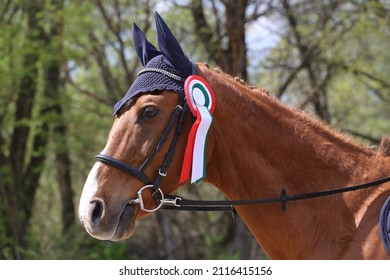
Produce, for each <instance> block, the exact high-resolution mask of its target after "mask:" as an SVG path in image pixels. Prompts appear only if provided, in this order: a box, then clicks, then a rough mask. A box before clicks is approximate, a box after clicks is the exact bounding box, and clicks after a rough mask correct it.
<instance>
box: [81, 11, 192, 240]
mask: <svg viewBox="0 0 390 280" xmlns="http://www.w3.org/2000/svg"><path fill="white" fill-rule="evenodd" d="M156 26H157V33H158V44H159V49H160V50H157V48H155V47H154V46H153V45H152V44H151V43H150V42H148V40H147V39H146V37H145V35H144V34H143V32H142V31H141V30H140V29H139V28H138V27H137V26H136V25H135V24H134V26H133V42H134V47H135V50H136V52H137V55H138V57H139V59H140V61H141V64H142V65H143V66H144V68H143V69H142V70H141V71H140V73H139V74H138V77H137V79H136V80H135V81H134V83H133V84H132V85H131V87H130V89H129V90H128V92H127V93H126V95H125V96H124V97H123V99H121V100H120V101H119V102H118V103H117V104H116V105H115V106H114V115H115V121H114V123H113V126H112V128H111V131H110V133H109V136H108V141H107V143H106V146H105V148H104V149H103V151H102V152H101V154H100V155H98V156H97V157H96V159H97V162H96V163H95V164H94V166H93V168H92V170H91V171H90V173H89V175H88V178H87V180H86V182H85V185H84V189H83V192H82V195H81V199H80V204H79V218H80V221H81V222H82V224H83V225H84V226H85V228H86V230H87V232H88V233H89V234H90V235H91V236H93V237H95V238H98V239H106V240H121V239H125V238H127V237H129V236H131V235H132V233H133V231H134V226H135V221H136V220H137V219H139V218H140V217H142V216H144V215H146V214H147V213H148V210H147V209H156V208H157V207H159V205H158V199H161V195H163V194H169V193H172V192H174V191H175V190H176V189H177V188H178V187H179V177H180V170H181V164H182V160H183V155H184V150H185V149H184V146H185V145H186V137H178V135H179V134H186V133H187V134H188V133H189V129H190V126H191V123H192V122H191V117H190V115H189V114H185V112H186V110H184V109H183V107H185V102H184V81H185V79H186V78H187V77H188V76H190V75H192V74H195V73H196V66H195V65H194V64H193V63H192V61H191V60H190V59H189V58H188V57H187V56H186V55H185V54H184V52H183V50H182V48H181V47H180V45H179V43H178V42H177V40H176V39H175V37H174V36H173V34H172V32H171V31H170V30H169V28H168V27H167V25H166V24H165V22H164V21H163V20H162V18H161V17H160V16H159V15H158V14H157V13H156ZM177 147H180V148H177ZM176 148H177V149H176ZM175 150H177V152H176V154H175ZM174 154H175V155H174ZM168 167H169V172H167V171H168ZM144 186H146V187H144ZM140 199H141V200H142V201H141V202H142V205H141V206H142V208H143V210H145V211H143V210H142V209H141V207H139V205H138V204H136V203H135V202H140ZM156 203H157V205H156Z"/></svg>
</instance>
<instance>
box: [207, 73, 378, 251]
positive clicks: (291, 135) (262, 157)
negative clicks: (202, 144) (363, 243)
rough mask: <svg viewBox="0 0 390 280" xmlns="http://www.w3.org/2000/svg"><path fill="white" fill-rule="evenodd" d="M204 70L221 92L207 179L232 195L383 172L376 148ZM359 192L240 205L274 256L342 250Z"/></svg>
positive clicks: (296, 189)
mask: <svg viewBox="0 0 390 280" xmlns="http://www.w3.org/2000/svg"><path fill="white" fill-rule="evenodd" d="M200 75H202V76H204V77H205V78H206V80H208V82H209V83H210V85H211V88H213V90H214V92H215V95H216V109H215V112H214V121H213V125H212V128H211V131H210V133H209V142H208V151H207V153H208V163H207V180H208V181H209V182H210V183H212V184H213V185H215V186H216V187H217V188H219V189H220V190H221V191H222V192H223V193H224V194H225V195H226V196H227V197H228V198H229V199H231V200H234V199H254V198H268V197H276V196H278V195H280V191H281V189H282V188H285V189H286V191H287V194H296V193H304V192H313V191H320V190H324V189H331V188H338V187H342V186H346V185H349V184H352V183H356V182H358V183H361V182H365V181H367V180H368V179H371V177H375V176H379V175H378V174H376V172H375V164H376V163H374V162H373V161H374V160H375V158H377V157H375V155H374V153H373V152H372V151H371V150H370V149H366V148H364V147H362V146H359V145H357V144H354V143H352V142H351V141H349V140H347V139H346V138H345V137H343V136H341V135H339V134H337V133H335V132H333V131H331V130H330V129H329V128H328V127H326V126H325V125H323V124H321V123H320V122H318V121H315V120H313V119H311V118H309V117H308V116H306V115H305V114H304V113H302V112H298V111H294V110H291V109H289V108H287V107H286V106H284V105H282V104H281V103H280V102H278V101H276V100H274V99H273V98H271V97H269V96H268V95H267V94H266V93H265V92H261V91H260V90H254V89H250V88H248V87H247V86H245V85H243V84H242V83H240V82H237V81H235V80H233V79H232V78H228V77H226V75H224V74H221V73H218V72H216V71H212V70H210V69H207V68H206V67H200ZM368 171H370V172H368ZM372 179H375V178H372ZM361 193H362V192H360V195H361ZM351 195H352V194H348V195H338V196H331V197H324V198H319V199H312V200H305V201H297V202H289V203H288V205H287V211H286V212H282V211H281V209H280V205H276V204H269V205H261V206H242V207H237V211H238V213H239V214H240V216H241V218H242V219H243V220H244V222H245V223H246V225H247V226H248V227H249V229H250V230H251V231H252V233H253V234H254V236H255V237H256V239H257V241H258V242H259V244H260V245H261V246H262V247H263V249H264V250H265V251H266V252H267V253H268V255H269V256H270V257H272V258H326V257H329V258H337V257H339V255H338V254H340V253H339V251H340V250H341V248H342V247H343V246H344V247H345V246H346V243H347V242H348V240H350V239H351V234H352V232H353V230H354V228H356V217H355V216H354V213H353V211H355V212H357V211H358V210H359V207H360V206H359V205H357V204H353V203H350V202H348V201H347V200H348V199H347V197H349V198H350V199H349V201H354V199H355V198H352V197H351ZM367 195H368V191H367ZM362 200H363V199H362V198H360V200H359V199H358V201H360V202H361V201H362ZM354 207H355V208H356V209H353V210H352V213H351V208H354ZM327 227H330V228H332V230H329V229H327ZM324 232H326V236H321V235H324ZM320 240H321V242H330V244H333V246H320V244H319V243H320ZM275 245H276V246H275ZM324 247H327V249H324ZM324 250H327V251H326V252H325V251H324Z"/></svg>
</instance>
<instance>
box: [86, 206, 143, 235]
mask: <svg viewBox="0 0 390 280" xmlns="http://www.w3.org/2000/svg"><path fill="white" fill-rule="evenodd" d="M85 213H86V214H80V217H79V218H80V221H81V223H82V224H83V225H84V227H85V229H86V231H87V232H88V234H89V235H91V236H92V237H94V238H96V239H100V240H112V241H119V240H123V239H126V238H128V237H130V236H131V235H132V234H133V232H134V227H135V205H132V204H125V206H124V207H122V209H121V210H120V211H119V212H118V211H112V212H111V211H109V210H108V209H107V207H106V206H105V203H104V201H103V200H100V199H94V200H92V201H91V202H90V203H89V205H88V209H87V211H86V212H85ZM111 213H112V214H111Z"/></svg>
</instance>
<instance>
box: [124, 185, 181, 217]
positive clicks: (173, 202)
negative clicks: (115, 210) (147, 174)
mask: <svg viewBox="0 0 390 280" xmlns="http://www.w3.org/2000/svg"><path fill="white" fill-rule="evenodd" d="M153 188H154V186H153V185H146V186H143V187H142V188H141V189H139V191H138V192H137V197H138V198H136V199H133V200H131V201H130V202H129V204H138V203H139V206H140V208H141V210H143V211H145V212H149V213H152V212H156V211H157V210H158V209H160V208H161V207H162V206H163V205H170V206H176V207H180V204H179V202H180V201H181V199H182V198H181V197H174V198H164V194H163V192H162V190H161V189H160V188H158V189H157V190H156V192H157V191H158V192H159V193H160V196H161V199H160V201H159V202H158V205H157V206H156V207H155V208H153V209H147V208H145V204H144V199H143V197H142V192H143V191H144V190H145V189H153Z"/></svg>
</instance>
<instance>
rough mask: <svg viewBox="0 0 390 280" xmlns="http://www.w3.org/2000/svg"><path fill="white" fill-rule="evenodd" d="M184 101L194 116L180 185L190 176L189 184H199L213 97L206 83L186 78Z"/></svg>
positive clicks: (201, 80) (204, 168) (199, 78)
mask: <svg viewBox="0 0 390 280" xmlns="http://www.w3.org/2000/svg"><path fill="white" fill-rule="evenodd" d="M184 91H185V95H186V100H187V103H188V106H189V107H190V110H191V112H192V113H193V114H194V115H195V116H196V121H195V123H194V124H193V126H192V128H191V131H190V133H189V135H188V141H187V147H186V150H185V154H184V161H183V167H182V170H181V176H180V183H183V182H184V181H186V180H187V179H189V177H190V176H191V183H199V182H200V181H201V180H202V179H204V178H205V177H206V142H207V135H208V131H209V129H210V126H211V124H212V121H213V117H212V113H213V112H214V108H215V97H214V93H213V91H212V90H211V88H210V86H209V85H208V83H207V82H206V81H205V80H204V79H203V78H202V77H200V76H197V75H193V76H190V77H188V78H187V80H186V81H185V85H184Z"/></svg>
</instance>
